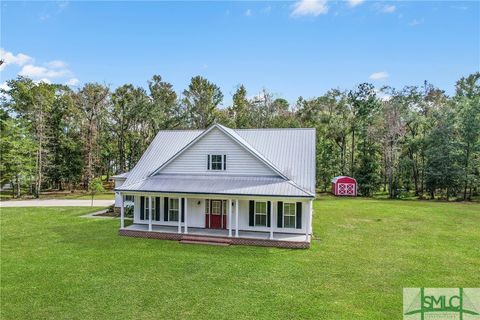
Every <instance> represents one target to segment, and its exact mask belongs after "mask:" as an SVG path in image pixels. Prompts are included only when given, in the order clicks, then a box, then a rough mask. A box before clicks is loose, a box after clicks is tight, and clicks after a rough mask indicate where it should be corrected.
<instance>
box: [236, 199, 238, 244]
mask: <svg viewBox="0 0 480 320" xmlns="http://www.w3.org/2000/svg"><path fill="white" fill-rule="evenodd" d="M235 237H238V199H236V200H235Z"/></svg>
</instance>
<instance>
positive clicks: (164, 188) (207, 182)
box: [115, 174, 313, 198]
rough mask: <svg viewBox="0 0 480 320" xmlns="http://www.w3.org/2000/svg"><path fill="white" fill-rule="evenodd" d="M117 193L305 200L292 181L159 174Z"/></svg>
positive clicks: (271, 178)
mask: <svg viewBox="0 0 480 320" xmlns="http://www.w3.org/2000/svg"><path fill="white" fill-rule="evenodd" d="M115 190H116V191H144V192H164V193H196V194H222V195H255V196H278V197H282V196H285V197H308V198H312V197H313V195H311V194H309V193H306V192H305V191H303V190H301V189H300V188H298V187H297V186H295V185H294V184H293V183H292V182H291V181H287V180H284V179H282V178H276V177H235V176H233V177H232V176H211V175H208V176H207V175H205V176H203V175H197V176H194V175H191V176H185V175H170V174H161V175H156V176H152V177H149V178H146V179H144V180H141V181H139V182H136V183H133V184H130V185H127V186H121V187H120V188H117V189H115Z"/></svg>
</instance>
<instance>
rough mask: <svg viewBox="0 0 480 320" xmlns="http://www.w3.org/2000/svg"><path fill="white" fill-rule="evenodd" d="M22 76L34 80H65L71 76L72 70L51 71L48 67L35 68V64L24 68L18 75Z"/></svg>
mask: <svg viewBox="0 0 480 320" xmlns="http://www.w3.org/2000/svg"><path fill="white" fill-rule="evenodd" d="M18 74H19V75H21V76H24V77H29V78H32V79H39V78H63V77H68V76H70V75H71V72H70V70H68V69H65V68H62V69H49V68H46V67H40V66H35V65H33V64H27V65H25V66H23V68H22V70H20V72H19V73H18Z"/></svg>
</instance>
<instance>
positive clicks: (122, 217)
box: [120, 193, 125, 229]
mask: <svg viewBox="0 0 480 320" xmlns="http://www.w3.org/2000/svg"><path fill="white" fill-rule="evenodd" d="M124 202H125V201H124V195H123V194H122V193H120V229H123V228H125V206H124Z"/></svg>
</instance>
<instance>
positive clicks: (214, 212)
mask: <svg viewBox="0 0 480 320" xmlns="http://www.w3.org/2000/svg"><path fill="white" fill-rule="evenodd" d="M207 201H210V203H209V206H208V208H209V212H208V213H207V214H206V215H205V216H206V217H205V218H206V221H205V226H206V227H207V228H210V229H226V228H227V216H226V215H225V214H224V209H225V208H224V207H223V205H224V204H223V201H222V200H207Z"/></svg>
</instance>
